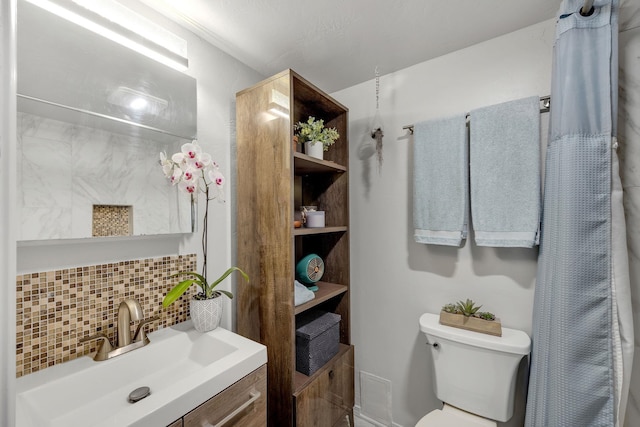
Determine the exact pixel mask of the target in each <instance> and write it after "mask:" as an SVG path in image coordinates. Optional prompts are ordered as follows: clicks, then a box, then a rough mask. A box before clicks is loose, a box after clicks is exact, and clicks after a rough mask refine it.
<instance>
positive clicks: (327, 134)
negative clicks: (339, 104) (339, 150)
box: [294, 116, 340, 159]
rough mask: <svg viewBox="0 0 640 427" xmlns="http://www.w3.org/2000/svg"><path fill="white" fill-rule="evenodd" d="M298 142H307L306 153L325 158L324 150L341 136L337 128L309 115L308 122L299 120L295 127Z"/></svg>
mask: <svg viewBox="0 0 640 427" xmlns="http://www.w3.org/2000/svg"><path fill="white" fill-rule="evenodd" d="M294 131H295V135H296V136H297V137H298V142H300V143H303V142H304V143H305V153H306V154H307V155H309V156H311V157H315V158H317V159H322V158H323V152H324V151H327V150H329V147H331V146H332V145H333V144H334V143H335V142H336V140H337V139H338V138H339V137H340V134H339V133H338V130H337V129H336V128H327V127H325V126H324V120H322V119H320V120H316V118H315V117H312V116H309V119H307V121H306V122H298V123H296V125H295V127H294Z"/></svg>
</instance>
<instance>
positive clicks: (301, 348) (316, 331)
mask: <svg viewBox="0 0 640 427" xmlns="http://www.w3.org/2000/svg"><path fill="white" fill-rule="evenodd" d="M339 349H340V315H339V314H335V313H325V312H319V311H312V312H309V313H304V314H302V315H300V316H299V317H298V318H297V319H296V370H297V371H298V372H302V373H303V374H305V375H312V374H313V373H314V372H315V371H317V370H318V369H319V368H321V367H322V366H323V365H324V364H325V363H327V362H328V361H329V360H330V359H331V358H332V357H333V356H335V355H336V354H338V350H339Z"/></svg>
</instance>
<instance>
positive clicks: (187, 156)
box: [160, 140, 249, 332]
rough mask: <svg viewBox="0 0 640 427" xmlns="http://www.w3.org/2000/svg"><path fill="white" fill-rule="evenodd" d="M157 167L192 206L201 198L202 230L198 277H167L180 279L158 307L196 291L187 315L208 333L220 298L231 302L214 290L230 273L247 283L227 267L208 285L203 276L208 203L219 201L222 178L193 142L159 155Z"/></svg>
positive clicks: (217, 320)
mask: <svg viewBox="0 0 640 427" xmlns="http://www.w3.org/2000/svg"><path fill="white" fill-rule="evenodd" d="M160 165H161V166H162V170H163V172H164V174H165V176H166V177H167V178H168V179H169V181H170V182H171V183H172V184H174V185H177V186H178V188H179V189H180V190H182V191H184V192H186V193H188V194H190V195H191V202H192V203H195V202H196V201H197V200H198V198H197V196H198V194H199V193H203V194H204V197H205V211H204V224H203V227H202V256H203V262H202V274H198V273H195V272H193V271H181V272H178V273H176V274H173V275H172V276H170V277H181V276H182V277H183V278H184V280H182V281H180V282H179V283H178V284H177V285H176V286H174V287H173V288H172V289H171V290H170V291H169V292H168V293H167V294H166V295H165V297H164V299H163V301H162V306H163V307H167V306H168V305H170V304H172V303H173V302H174V301H176V300H177V299H178V298H180V297H181V296H182V295H183V294H184V293H185V292H186V291H187V290H188V289H189V288H190V287H191V285H197V286H199V287H200V292H199V293H197V294H196V295H194V296H193V298H192V299H191V301H190V306H189V315H190V317H191V320H192V321H193V326H194V327H195V329H196V330H197V331H199V332H207V331H211V330H213V329H215V328H217V327H218V324H219V323H220V318H221V317H222V302H221V300H222V298H220V297H221V296H222V294H224V295H226V296H228V297H229V298H233V295H232V294H231V292H228V291H224V290H216V289H215V287H216V286H217V285H218V284H220V283H221V282H222V281H223V280H224V279H226V278H227V277H228V276H229V275H230V274H231V273H233V272H234V271H237V272H239V273H240V274H241V275H242V277H243V278H244V279H245V280H246V281H247V282H248V281H249V276H247V274H246V273H245V272H244V271H242V270H241V269H239V268H238V267H230V268H228V269H227V271H225V272H224V273H222V275H221V276H220V277H218V278H217V279H215V280H213V281H211V282H209V281H208V280H207V278H206V276H207V219H208V217H209V202H210V201H211V200H214V199H218V200H221V199H222V188H223V185H224V176H223V175H222V173H220V170H219V167H218V164H217V163H216V162H215V161H213V159H212V158H211V156H210V155H209V154H207V153H204V152H202V149H201V148H200V146H199V145H198V142H197V141H195V140H194V141H193V142H191V143H187V144H184V145H183V146H182V147H181V151H180V152H179V153H175V154H174V155H172V156H171V157H170V158H167V155H166V154H165V153H160Z"/></svg>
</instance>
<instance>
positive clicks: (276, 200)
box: [236, 74, 295, 425]
mask: <svg viewBox="0 0 640 427" xmlns="http://www.w3.org/2000/svg"><path fill="white" fill-rule="evenodd" d="M274 92H278V93H280V94H284V95H285V96H286V95H288V94H289V93H290V77H289V75H287V74H284V75H282V76H281V77H280V78H277V79H270V80H268V81H267V82H266V83H264V84H262V85H259V86H256V87H254V89H253V90H252V91H244V92H242V93H241V94H239V95H238V96H237V98H236V116H237V145H238V155H237V159H238V186H237V189H238V190H237V191H238V197H237V200H238V219H237V223H238V265H239V266H240V267H241V268H243V269H244V268H246V270H245V271H246V272H247V274H248V275H249V277H250V279H251V282H250V284H249V285H248V286H246V285H245V284H244V283H243V284H241V285H239V286H238V290H237V294H238V299H237V328H238V332H239V333H240V334H242V335H244V336H246V337H249V338H251V339H254V340H256V341H259V342H261V343H264V344H266V345H267V356H268V360H269V363H268V372H269V382H268V384H269V386H268V387H269V399H270V411H269V417H270V424H271V425H278V424H277V421H276V420H277V419H285V420H286V419H287V418H289V419H291V418H292V416H293V415H292V414H293V409H292V408H291V402H290V401H291V387H292V385H291V384H292V376H293V372H292V370H291V366H292V365H294V364H295V359H294V351H295V349H294V347H293V344H292V339H293V332H294V319H293V316H292V315H291V313H292V312H293V280H292V271H293V269H294V265H293V246H292V242H293V236H292V233H293V231H292V229H293V228H292V226H291V225H292V224H293V206H292V202H293V200H292V194H293V190H292V180H293V170H292V166H293V157H292V144H289V143H287V142H286V141H291V138H292V127H291V123H290V121H289V119H286V118H282V117H280V116H277V115H272V114H270V113H269V108H270V107H269V104H270V103H271V102H272V94H273V93H274Z"/></svg>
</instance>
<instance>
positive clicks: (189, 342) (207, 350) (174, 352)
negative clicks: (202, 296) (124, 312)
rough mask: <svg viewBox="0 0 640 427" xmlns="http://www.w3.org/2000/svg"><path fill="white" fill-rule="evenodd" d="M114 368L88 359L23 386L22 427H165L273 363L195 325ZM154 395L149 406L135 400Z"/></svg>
mask: <svg viewBox="0 0 640 427" xmlns="http://www.w3.org/2000/svg"><path fill="white" fill-rule="evenodd" d="M149 340H150V341H151V342H150V343H149V344H148V345H146V346H145V347H142V348H139V349H137V350H133V351H131V352H129V353H126V354H123V355H121V356H118V357H115V358H113V359H110V360H105V361H102V362H96V361H94V360H93V359H92V358H91V357H89V356H85V357H81V358H79V359H75V360H72V361H70V362H66V363H63V364H61V365H56V366H53V367H51V368H47V369H45V370H43V371H39V372H35V373H33V374H30V375H26V376H24V377H20V378H18V379H17V396H16V427H36V426H37V427H47V426H49V427H57V426H65V427H73V426H78V427H87V426H105V427H106V426H109V427H112V426H166V425H168V424H170V423H171V422H173V421H175V420H176V419H178V418H180V417H181V416H182V415H184V414H186V413H187V412H189V411H190V410H192V409H193V408H195V407H196V406H198V405H200V404H201V403H203V402H205V401H206V400H208V399H209V398H210V397H212V396H214V395H216V394H218V393H219V392H221V391H223V390H224V389H225V388H227V387H228V386H230V385H231V384H233V383H235V382H236V381H238V380H239V379H241V378H242V377H244V376H245V375H247V374H249V373H251V372H252V371H254V370H255V369H257V368H258V367H260V366H261V365H263V364H265V363H266V362H267V350H266V347H265V346H263V345H262V344H259V343H256V342H254V341H251V340H249V339H247V338H244V337H242V336H240V335H237V334H234V333H232V332H229V331H227V330H225V329H222V328H217V329H215V330H213V331H211V332H208V333H204V334H202V333H200V332H197V331H196V330H195V329H193V326H192V324H191V322H190V321H188V322H184V323H181V324H178V325H175V326H173V327H171V328H165V329H161V330H159V331H156V332H152V333H150V334H149ZM143 386H146V387H149V388H150V389H151V394H150V395H149V396H147V397H146V398H144V399H142V400H140V401H138V402H136V403H129V401H128V397H129V393H131V392H132V391H133V390H135V389H137V388H138V387H143Z"/></svg>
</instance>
